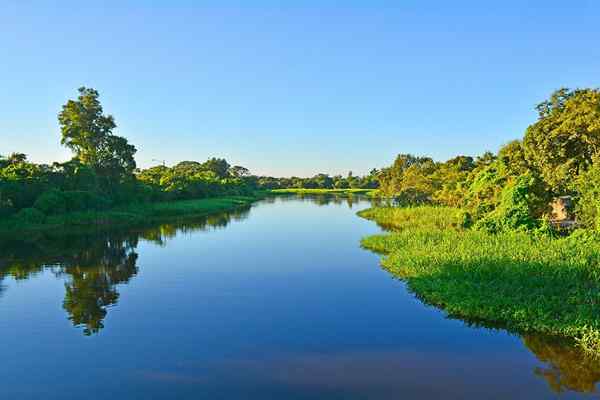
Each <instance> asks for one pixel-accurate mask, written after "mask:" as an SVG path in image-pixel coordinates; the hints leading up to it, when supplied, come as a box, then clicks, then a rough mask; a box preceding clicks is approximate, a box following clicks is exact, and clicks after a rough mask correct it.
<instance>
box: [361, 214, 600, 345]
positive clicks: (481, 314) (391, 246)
mask: <svg viewBox="0 0 600 400" xmlns="http://www.w3.org/2000/svg"><path fill="white" fill-rule="evenodd" d="M360 215H361V216H363V217H365V218H369V219H373V220H375V221H376V222H377V223H378V224H379V225H381V226H383V227H386V228H387V229H391V230H393V232H392V233H388V234H382V235H375V236H371V237H367V238H365V239H363V241H362V245H363V246H364V247H365V248H368V249H371V250H373V251H376V252H379V253H383V254H385V257H384V258H383V260H382V265H383V267H385V268H386V269H387V270H389V271H390V272H391V273H392V274H394V275H395V276H397V277H399V278H401V279H403V280H405V281H406V282H407V284H408V287H409V288H410V289H411V290H412V291H413V292H414V293H415V294H416V295H417V296H419V297H420V298H421V299H423V300H424V301H425V302H427V303H430V304H433V305H436V306H439V307H441V308H443V309H444V310H445V311H446V312H447V313H448V314H450V315H452V316H457V317H465V318H475V319H481V320H485V321H490V322H494V323H501V324H502V325H503V326H505V327H506V328H507V329H510V330H514V331H519V332H540V333H545V334H549V335H557V336H563V337H567V338H571V339H575V340H577V341H578V343H579V344H580V346H581V347H582V348H583V349H584V350H586V351H587V352H588V353H590V354H596V355H600V240H598V238H597V235H596V236H594V235H590V234H589V233H587V232H583V233H578V232H576V233H574V234H573V235H571V236H569V237H564V238H554V237H552V236H550V235H542V234H540V235H536V234H532V233H531V232H525V231H501V232H499V233H497V234H491V233H489V232H486V231H481V230H473V229H463V228H461V224H460V221H459V218H460V216H461V211H460V210H458V209H455V208H444V207H429V206H427V207H414V208H381V209H371V210H366V211H363V212H361V213H360Z"/></svg>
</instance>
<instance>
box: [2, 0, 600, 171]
mask: <svg viewBox="0 0 600 400" xmlns="http://www.w3.org/2000/svg"><path fill="white" fill-rule="evenodd" d="M250 4H252V6H250ZM0 51H1V53H0V54H1V55H2V56H1V58H0V154H7V153H10V152H13V151H20V152H24V153H27V154H28V155H30V158H31V159H32V160H34V161H37V162H49V161H56V160H66V159H68V158H69V157H70V153H69V152H68V151H67V150H66V149H64V148H62V147H61V146H60V144H59V137H60V134H59V128H58V123H57V120H56V115H57V113H58V111H59V110H60V107H61V105H62V104H63V103H65V101H66V100H67V99H69V98H73V97H75V96H76V94H77V93H76V89H77V88H78V87H79V86H82V85H85V86H88V87H93V88H95V89H97V90H98V91H100V94H101V101H102V102H103V105H104V108H105V111H107V112H108V113H110V114H113V115H114V116H115V118H116V121H117V124H118V129H117V131H116V132H115V133H116V134H119V135H122V136H125V137H127V138H128V139H129V140H130V141H131V142H132V143H133V144H135V145H136V147H137V148H138V154H137V157H136V158H137V161H138V165H139V166H141V167H147V166H149V165H151V164H153V161H152V159H160V160H163V159H164V160H166V162H167V163H168V164H172V163H175V162H178V161H181V160H204V159H206V158H208V157H210V156H218V157H225V158H227V159H228V160H229V161H230V162H231V163H233V164H241V165H244V166H246V167H248V168H249V169H250V170H251V171H252V172H254V173H257V174H270V175H274V176H288V175H299V176H309V175H313V174H315V173H317V172H327V173H331V174H336V173H343V174H346V173H347V172H348V171H349V170H352V171H354V173H355V174H356V173H361V174H362V173H365V172H367V171H368V170H369V169H371V168H373V167H382V166H385V165H387V164H389V163H390V162H391V161H392V160H393V159H394V157H395V155H396V154H398V153H406V152H408V153H414V154H419V155H430V156H432V157H434V158H435V159H438V160H443V159H447V158H449V157H451V156H454V155H457V154H471V155H476V154H479V153H481V152H483V151H485V150H488V149H489V150H497V148H498V147H499V146H500V145H501V144H503V143H505V142H507V141H509V140H511V139H514V138H518V137H521V136H522V134H523V132H524V130H525V128H526V127H527V125H528V124H530V123H531V122H533V121H534V120H535V116H536V114H535V111H534V106H535V104H537V103H539V102H540V101H542V100H544V99H545V98H546V97H547V96H548V95H549V94H550V93H551V92H552V91H553V90H554V89H557V88H559V87H561V86H567V87H598V86H600V2H598V1H577V0H574V1H564V0H563V1H553V0H546V1H529V0H528V1H512V0H510V1H495V2H492V1H458V0H457V1H366V0H365V1H362V2H359V1H348V0H347V1H326V0H319V1H302V2H300V1H298V2H294V1H291V0H288V1H238V2H234V1H218V2H216V1H215V2H202V1H114V2H102V1H96V2H88V1H74V2H71V1H66V0H65V1H60V2H56V1H47V2H42V1H7V0H3V1H0ZM154 164H156V163H155V162H154Z"/></svg>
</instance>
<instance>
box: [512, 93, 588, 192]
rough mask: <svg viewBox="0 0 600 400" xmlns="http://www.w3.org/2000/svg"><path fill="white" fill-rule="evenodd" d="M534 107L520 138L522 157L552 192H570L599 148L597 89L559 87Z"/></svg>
mask: <svg viewBox="0 0 600 400" xmlns="http://www.w3.org/2000/svg"><path fill="white" fill-rule="evenodd" d="M537 110H538V113H539V118H538V120H537V122H535V123H534V124H533V125H531V126H529V127H528V128H527V131H526V133H525V138H524V140H523V146H524V150H525V157H526V159H527V161H528V162H529V163H530V164H531V165H532V167H533V168H535V169H536V170H537V171H538V173H539V174H540V176H541V177H542V178H543V180H544V181H545V182H546V184H547V185H548V187H549V189H550V190H551V191H552V192H553V194H555V195H560V194H567V193H570V192H571V191H572V187H571V184H572V183H573V182H574V181H575V179H576V177H577V176H578V175H579V174H580V173H581V172H584V171H586V170H587V169H588V168H589V167H590V166H591V165H592V160H593V158H594V156H595V155H597V154H598V152H599V151H600V90H597V89H577V90H569V89H560V90H557V91H556V92H554V93H553V94H552V96H551V97H550V99H549V100H547V101H544V102H543V103H541V104H539V105H538V106H537Z"/></svg>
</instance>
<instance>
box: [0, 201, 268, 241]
mask: <svg viewBox="0 0 600 400" xmlns="http://www.w3.org/2000/svg"><path fill="white" fill-rule="evenodd" d="M261 198H264V194H263V193H256V194H254V195H252V196H228V197H216V198H206V199H197V200H179V201H170V202H161V203H143V204H133V205H130V206H122V207H118V208H114V209H111V210H106V211H87V212H75V213H68V214H60V215H50V216H43V214H42V215H41V216H39V215H37V217H36V219H34V220H29V221H26V220H22V219H18V218H9V219H7V220H6V221H2V222H0V237H7V236H9V237H13V236H14V235H25V234H30V233H32V232H45V231H51V230H57V229H103V228H112V227H124V226H137V225H143V224H148V223H153V222H161V221H167V220H173V219H182V218H195V217H203V216H207V215H211V214H215V213H219V212H226V211H232V210H236V209H240V208H243V207H249V206H250V205H251V204H252V203H253V202H255V201H257V200H260V199H261Z"/></svg>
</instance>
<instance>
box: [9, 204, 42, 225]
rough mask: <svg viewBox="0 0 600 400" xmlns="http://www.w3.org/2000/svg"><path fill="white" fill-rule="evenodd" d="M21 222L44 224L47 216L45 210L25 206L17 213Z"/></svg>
mask: <svg viewBox="0 0 600 400" xmlns="http://www.w3.org/2000/svg"><path fill="white" fill-rule="evenodd" d="M16 217H17V220H18V221H19V222H24V223H27V224H43V223H44V221H45V220H46V216H45V215H44V213H43V212H41V211H40V210H38V209H35V208H24V209H22V210H21V211H19V212H18V213H17V215H16Z"/></svg>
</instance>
